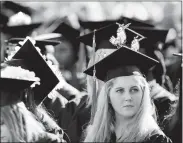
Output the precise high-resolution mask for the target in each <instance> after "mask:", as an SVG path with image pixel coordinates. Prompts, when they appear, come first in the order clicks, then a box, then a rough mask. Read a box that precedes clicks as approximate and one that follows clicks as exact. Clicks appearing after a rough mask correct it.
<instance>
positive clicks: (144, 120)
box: [84, 76, 163, 142]
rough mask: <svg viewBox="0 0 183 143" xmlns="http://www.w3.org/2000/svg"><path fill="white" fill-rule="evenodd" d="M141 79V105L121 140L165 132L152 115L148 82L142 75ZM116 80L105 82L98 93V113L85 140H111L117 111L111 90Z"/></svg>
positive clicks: (136, 139)
mask: <svg viewBox="0 0 183 143" xmlns="http://www.w3.org/2000/svg"><path fill="white" fill-rule="evenodd" d="M139 79H140V81H141V82H140V83H141V88H142V90H143V98H142V102H141V106H140V109H139V111H138V113H137V114H136V115H135V117H134V119H133V120H132V121H131V122H130V123H129V131H128V132H127V133H123V134H122V136H121V138H120V139H119V140H118V141H119V142H139V141H144V140H146V139H147V138H148V137H150V136H151V135H153V134H156V133H157V132H159V133H161V134H163V132H162V131H161V130H160V128H159V126H158V125H157V123H156V121H155V119H154V118H153V116H152V115H153V114H154V112H153V107H152V104H151V99H150V93H149V87H148V83H147V81H146V80H145V79H144V78H143V77H141V76H139ZM114 81H115V79H112V80H110V81H108V82H107V83H105V85H104V86H103V87H102V89H101V91H100V93H99V95H98V101H97V109H96V113H95V116H94V120H93V122H90V124H89V126H88V127H87V129H86V132H85V136H86V137H85V140H84V141H85V142H109V141H110V139H111V134H112V133H114V126H115V113H114V109H113V107H112V105H111V104H110V102H109V91H110V89H111V88H112V86H113V84H114ZM134 120H135V121H134Z"/></svg>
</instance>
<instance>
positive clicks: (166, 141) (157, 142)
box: [110, 133, 172, 143]
mask: <svg viewBox="0 0 183 143" xmlns="http://www.w3.org/2000/svg"><path fill="white" fill-rule="evenodd" d="M110 142H112V143H116V135H115V133H113V134H112V135H111V141H110ZM141 143H172V141H171V140H170V138H168V137H167V136H163V135H160V134H155V135H152V136H151V137H150V138H149V139H147V140H146V141H143V142H141Z"/></svg>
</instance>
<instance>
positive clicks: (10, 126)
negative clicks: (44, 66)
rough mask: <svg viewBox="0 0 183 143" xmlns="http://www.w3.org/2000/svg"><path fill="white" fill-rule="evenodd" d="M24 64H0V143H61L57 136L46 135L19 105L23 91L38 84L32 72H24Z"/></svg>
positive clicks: (34, 118)
mask: <svg viewBox="0 0 183 143" xmlns="http://www.w3.org/2000/svg"><path fill="white" fill-rule="evenodd" d="M24 62H25V61H24V60H11V61H8V62H4V63H2V64H1V78H0V91H1V94H0V95H1V142H61V139H60V138H59V137H58V136H57V135H55V134H52V133H48V132H47V131H46V129H45V127H44V126H43V124H42V123H41V122H39V121H38V120H37V118H36V117H35V115H34V114H32V113H31V112H30V111H29V110H28V109H27V107H26V105H25V104H24V102H23V100H24V99H23V98H24V96H25V95H26V92H27V90H28V89H30V88H34V87H36V86H38V85H39V84H40V78H38V77H36V75H35V73H34V71H32V70H27V69H24V66H23V63H24ZM37 84H38V85H37Z"/></svg>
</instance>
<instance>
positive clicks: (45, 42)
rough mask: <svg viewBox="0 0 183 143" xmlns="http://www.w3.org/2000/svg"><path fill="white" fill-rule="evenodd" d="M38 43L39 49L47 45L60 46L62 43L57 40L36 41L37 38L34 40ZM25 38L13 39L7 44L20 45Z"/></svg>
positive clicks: (36, 44)
mask: <svg viewBox="0 0 183 143" xmlns="http://www.w3.org/2000/svg"><path fill="white" fill-rule="evenodd" d="M34 39H35V41H36V43H35V46H37V47H43V46H45V45H53V46H56V45H58V44H60V43H61V42H60V41H56V40H36V38H34ZM24 40H25V38H11V39H9V40H7V41H6V42H8V43H12V44H18V42H20V41H24Z"/></svg>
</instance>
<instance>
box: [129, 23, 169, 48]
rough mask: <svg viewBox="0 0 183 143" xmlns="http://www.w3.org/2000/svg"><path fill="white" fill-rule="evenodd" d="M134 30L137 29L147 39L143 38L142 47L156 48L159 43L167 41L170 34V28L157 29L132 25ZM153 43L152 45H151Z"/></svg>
mask: <svg viewBox="0 0 183 143" xmlns="http://www.w3.org/2000/svg"><path fill="white" fill-rule="evenodd" d="M131 29H132V30H135V31H136V32H138V33H141V34H142V35H144V36H145V37H147V39H145V40H142V42H141V48H145V49H147V50H148V49H150V48H153V50H154V48H155V46H158V45H157V44H159V43H165V40H166V36H167V34H168V31H169V30H168V29H157V28H151V27H135V26H133V27H131ZM151 45H152V47H151Z"/></svg>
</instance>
